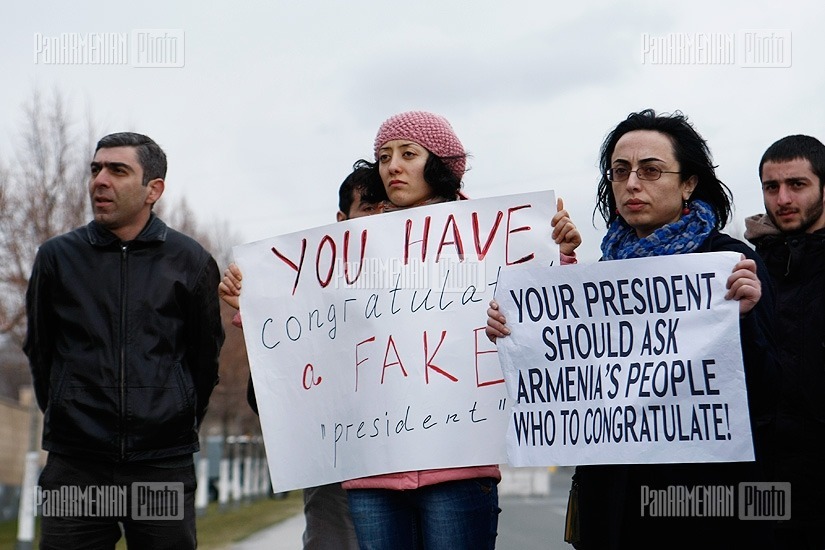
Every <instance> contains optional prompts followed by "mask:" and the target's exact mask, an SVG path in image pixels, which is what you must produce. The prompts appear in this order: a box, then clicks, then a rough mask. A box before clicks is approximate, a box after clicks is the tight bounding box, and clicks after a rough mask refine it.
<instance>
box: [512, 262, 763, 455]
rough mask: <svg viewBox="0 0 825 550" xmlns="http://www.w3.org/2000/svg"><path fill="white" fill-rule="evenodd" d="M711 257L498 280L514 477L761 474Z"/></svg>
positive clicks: (726, 269) (731, 305) (722, 269)
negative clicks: (741, 464)
mask: <svg viewBox="0 0 825 550" xmlns="http://www.w3.org/2000/svg"><path fill="white" fill-rule="evenodd" d="M738 260H739V254H737V253H733V252H716V253H706V254H685V255H679V256H667V257H656V258H644V259H633V260H621V261H611V262H599V263H597V264H595V265H589V266H579V265H576V266H563V267H559V266H556V267H552V268H543V269H541V268H536V267H530V268H526V269H522V270H502V272H501V275H500V279H499V285H498V288H497V292H496V299H497V301H498V302H499V306H500V308H501V311H502V313H503V314H504V315H505V317H506V318H507V325H508V327H509V328H510V329H511V331H512V334H511V335H510V336H508V337H506V338H501V339H499V343H498V349H499V355H500V357H499V358H500V360H501V365H502V370H503V371H504V375H505V379H506V385H507V390H508V394H509V395H510V397H511V400H513V401H516V403H514V405H513V409H512V412H511V418H510V422H509V426H508V431H507V450H508V455H509V458H510V463H511V464H512V465H515V466H543V465H575V464H624V463H666V462H726V461H746V460H753V446H752V442H751V430H750V423H749V421H748V404H747V397H746V392H745V376H744V370H743V367H742V350H741V345H740V342H739V309H738V304H737V302H735V301H730V300H725V299H724V296H725V292H726V290H725V283H726V281H727V278H728V276H729V275H730V273H731V271H732V268H733V266H734V264H736V262H737V261H738Z"/></svg>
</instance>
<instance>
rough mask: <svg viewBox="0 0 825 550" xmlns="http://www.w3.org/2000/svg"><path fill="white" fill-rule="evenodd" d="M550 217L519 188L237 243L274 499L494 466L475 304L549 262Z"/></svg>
mask: <svg viewBox="0 0 825 550" xmlns="http://www.w3.org/2000/svg"><path fill="white" fill-rule="evenodd" d="M554 214H555V196H554V194H553V193H552V192H542V193H529V194H522V195H512V196H505V197H496V198H491V199H481V200H470V201H457V202H450V203H442V204H436V205H432V206H426V207H419V208H413V209H408V210H403V211H397V212H391V213H386V214H381V215H377V216H370V217H364V218H357V219H354V220H349V221H346V222H342V223H337V224H332V225H329V226H324V227H319V228H315V229H310V230H307V231H302V232H299V233H293V234H290V235H284V236H279V237H274V238H271V239H266V240H263V241H259V242H255V243H250V244H246V245H242V246H238V247H236V248H235V249H234V255H235V261H236V262H237V264H238V266H239V267H240V269H241V271H242V273H243V291H242V294H241V313H242V315H243V324H244V338H245V340H246V347H247V352H248V355H249V362H250V367H251V371H252V378H253V381H254V384H255V390H256V396H257V401H258V407H259V411H260V417H261V426H262V429H263V435H264V443H265V445H266V451H267V459H268V462H269V466H270V470H271V477H272V484H273V488H274V489H275V490H276V491H285V490H291V489H296V488H301V487H308V486H315V485H320V484H325V483H331V482H335V481H341V480H346V479H352V478H357V477H363V476H369V475H375V474H381V473H387V472H398V471H411V470H420V469H430V468H445V467H456V466H472V465H483V464H498V463H501V462H504V461H505V460H506V446H505V433H506V424H507V421H508V415H507V409H508V408H509V403H508V402H507V395H506V391H505V388H504V381H503V376H502V373H501V368H500V366H499V363H498V356H497V353H496V350H495V347H494V345H493V344H491V343H490V342H489V341H488V340H487V338H486V337H485V335H484V326H485V323H486V309H487V307H488V303H489V301H490V299H491V298H492V296H493V292H494V287H495V284H496V278H497V276H498V271H499V268H500V267H501V266H508V265H509V266H512V265H522V264H524V265H527V264H537V265H542V266H549V265H552V264H553V263H558V257H559V254H558V247H557V246H556V245H555V243H553V241H552V238H551V232H552V230H551V226H550V221H551V219H552V217H553V215H554ZM239 406H240V405H239Z"/></svg>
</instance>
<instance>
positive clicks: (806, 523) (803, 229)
mask: <svg viewBox="0 0 825 550" xmlns="http://www.w3.org/2000/svg"><path fill="white" fill-rule="evenodd" d="M759 176H760V178H761V180H762V194H763V198H764V201H765V212H766V213H765V214H757V215H755V216H751V217H749V218H748V219H746V220H745V225H746V229H747V230H746V232H745V238H747V239H748V240H749V241H751V242H752V243H754V244H755V245H756V251H757V252H758V253H759V255H760V256H762V258H763V259H764V260H765V264H766V266H767V268H768V272H769V273H770V276H771V280H772V282H773V284H774V288H775V290H776V292H775V294H776V317H777V318H776V330H777V333H776V345H777V355H778V358H779V362H780V369H781V381H780V385H779V388H778V397H779V399H778V409H777V433H776V438H777V440H776V442H777V445H776V474H775V476H774V477H775V479H776V481H780V482H790V483H791V503H790V520H789V521H781V522H779V523H778V524H777V527H778V529H777V533H776V541H777V544H778V545H780V547H782V548H794V549H806V548H815V549H818V550H819V549H822V548H825V207H824V206H825V205H824V204H823V202H825V195H823V185H825V145H823V144H822V143H821V142H820V141H818V140H817V139H815V138H812V137H810V136H802V135H795V136H787V137H785V138H782V139H780V140H779V141H777V142H776V143H774V144H773V145H771V146H770V147H769V148H768V149H767V151H765V154H764V155H763V156H762V160H761V162H760V163H759Z"/></svg>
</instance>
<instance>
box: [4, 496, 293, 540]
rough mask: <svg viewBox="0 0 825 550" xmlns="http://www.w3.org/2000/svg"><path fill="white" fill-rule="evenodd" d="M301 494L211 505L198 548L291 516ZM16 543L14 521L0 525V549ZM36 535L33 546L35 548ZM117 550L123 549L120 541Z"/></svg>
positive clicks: (201, 521) (239, 537)
mask: <svg viewBox="0 0 825 550" xmlns="http://www.w3.org/2000/svg"><path fill="white" fill-rule="evenodd" d="M303 504H304V501H303V498H302V497H301V491H292V492H290V493H289V495H288V496H287V497H286V498H283V499H273V498H264V499H261V500H258V501H255V502H252V503H250V504H237V505H235V504H230V505H229V506H228V507H227V509H226V510H224V511H220V510H218V505H217V504H216V503H212V504H210V505H209V508H207V510H206V514H204V515H203V516H201V517H199V518H198V520H197V521H198V548H199V549H201V550H224V549H226V548H229V546H230V545H231V544H232V543H234V542H239V541H241V540H243V539H245V538H246V537H248V536H249V535H252V534H253V533H256V532H257V531H260V530H261V529H264V528H266V527H269V526H270V525H273V524H275V523H278V522H279V521H283V520H285V519H288V518H290V517H292V516H294V515H295V514H297V513H300V511H301V510H302V508H303ZM16 541H17V521H16V520H15V521H4V522H0V550H12V549H13V548H14V547H15V544H16ZM37 543H38V539H37V534H35V542H34V547H35V548H37ZM117 548H118V549H123V550H125V548H126V543H125V542H124V541H123V539H121V541H120V543H119V544H118V546H117Z"/></svg>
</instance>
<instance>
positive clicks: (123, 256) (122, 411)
mask: <svg viewBox="0 0 825 550" xmlns="http://www.w3.org/2000/svg"><path fill="white" fill-rule="evenodd" d="M128 250H129V249H128V245H126V244H121V245H120V460H121V461H123V460H125V459H126V260H127V252H128Z"/></svg>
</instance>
